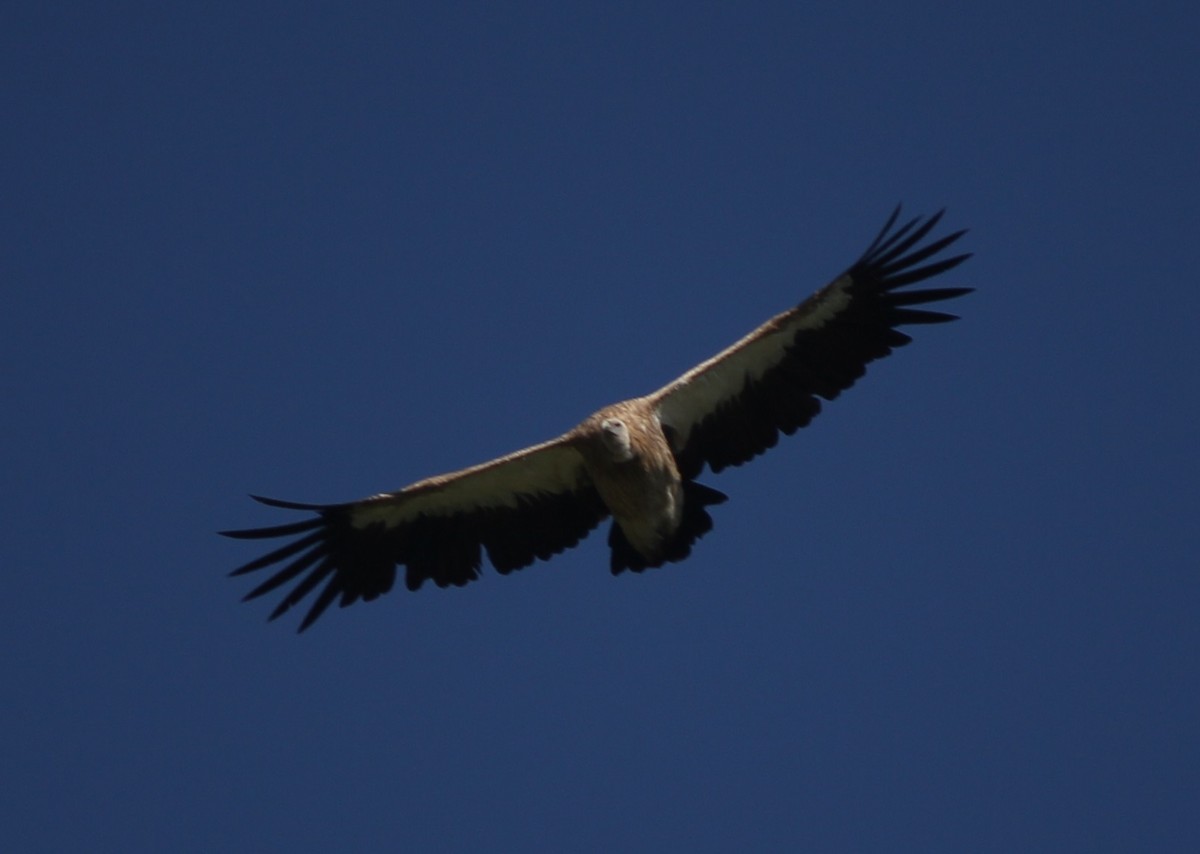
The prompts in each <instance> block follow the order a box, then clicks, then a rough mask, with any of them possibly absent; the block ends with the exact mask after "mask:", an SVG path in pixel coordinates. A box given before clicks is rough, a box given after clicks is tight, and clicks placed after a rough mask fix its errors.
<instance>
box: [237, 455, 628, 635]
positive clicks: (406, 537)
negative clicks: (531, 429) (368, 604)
mask: <svg viewBox="0 0 1200 854" xmlns="http://www.w3.org/2000/svg"><path fill="white" fill-rule="evenodd" d="M255 498H256V499H257V500H258V501H261V502H262V503H263V504H267V505H270V506H272V507H283V508H286V509H289V510H308V511H312V512H313V513H315V515H314V516H312V517H310V518H307V519H303V520H301V521H298V522H291V523H288V524H284V525H277V526H273V527H268V528H250V529H246V530H239V531H224V532H222V533H224V534H225V535H226V536H229V537H236V538H238V539H271V538H275V537H293V538H294V539H293V540H292V541H291V542H289V543H287V544H286V545H284V546H281V547H280V548H277V549H275V550H274V551H272V552H270V553H269V554H266V555H263V556H262V557H260V558H258V559H257V560H253V561H250V563H247V564H246V565H245V566H242V567H239V568H238V569H235V570H234V571H233V573H232V575H243V574H246V573H250V572H256V571H258V570H261V569H266V568H268V567H271V568H273V569H274V570H275V571H274V574H273V575H271V576H269V577H268V578H267V579H266V580H265V581H263V582H262V583H261V584H260V585H259V586H258V587H256V588H254V589H253V590H251V591H250V592H249V593H248V594H247V595H246V597H245V598H246V599H254V598H256V597H258V596H262V595H263V594H265V593H269V592H270V591H272V590H274V589H276V588H277V587H281V586H283V585H285V584H288V583H289V582H292V581H297V582H298V583H297V584H296V585H295V586H294V587H293V588H292V589H291V590H290V591H289V592H288V594H287V595H286V596H285V597H284V598H283V600H282V601H281V602H280V603H279V605H278V606H277V607H276V608H275V610H274V611H273V612H272V613H271V619H275V618H276V617H279V616H280V615H282V614H284V613H285V612H286V611H288V610H289V609H290V608H292V606H294V605H297V604H299V603H300V602H301V601H302V600H303V599H304V598H305V597H306V596H308V595H309V594H310V593H312V591H313V590H315V589H316V588H317V587H318V586H320V585H321V584H322V583H324V585H325V586H324V587H323V588H322V589H321V592H320V593H319V594H318V595H317V598H316V600H314V602H313V604H312V606H311V607H310V608H309V610H308V614H307V615H306V616H305V617H304V621H303V622H302V623H301V624H300V631H304V629H306V628H308V627H309V626H310V625H311V624H312V623H313V621H314V620H316V619H317V617H319V616H320V615H321V614H322V612H324V610H325V609H326V608H328V607H329V606H330V604H332V603H333V601H334V600H338V601H339V602H340V604H341V605H342V606H343V607H344V606H346V605H349V604H350V603H352V602H356V601H358V600H359V599H363V600H365V601H370V600H372V599H375V598H376V597H378V596H379V595H380V594H382V593H386V592H388V591H389V590H391V588H392V585H393V584H394V583H395V580H396V567H397V566H401V565H402V566H404V567H405V579H404V580H405V585H406V586H407V587H408V588H409V589H410V590H416V589H417V588H418V587H420V586H421V585H422V584H423V583H424V582H425V580H426V579H431V580H432V581H433V582H434V583H435V584H437V585H438V586H439V587H446V586H448V585H451V584H454V585H463V584H466V583H467V582H468V581H471V580H473V579H475V578H478V577H479V572H480V568H481V566H482V552H483V551H485V550H486V552H487V555H488V558H489V559H490V560H491V562H492V565H493V566H495V567H496V569H497V570H498V571H500V572H501V573H509V572H511V571H513V570H514V569H520V568H521V567H523V566H528V565H529V564H531V563H533V561H534V560H535V559H542V560H545V559H547V558H549V557H551V556H552V555H555V554H557V553H559V552H561V551H563V550H564V549H567V548H570V547H571V546H574V545H576V544H577V543H578V542H579V541H580V540H581V539H583V537H584V536H586V535H587V533H588V532H589V531H591V530H592V528H594V527H595V526H596V525H597V524H598V523H599V522H600V520H601V519H603V518H604V517H605V516H606V515H607V514H608V511H607V509H606V508H605V506H604V503H603V502H602V501H601V500H600V496H599V494H598V493H597V492H596V489H595V487H593V486H592V484H591V481H590V480H589V479H588V476H587V473H586V470H585V469H584V465H583V458H582V457H581V456H580V454H579V452H578V451H577V450H576V449H575V447H574V446H573V445H572V444H571V442H570V441H569V437H568V436H563V437H560V438H558V439H555V440H553V441H550V442H545V443H543V444H540V445H534V446H533V447H530V448H526V449H525V450H523V451H517V452H516V453H513V454H509V455H508V456H504V457H499V458H498V459H495V460H492V461H491V462H487V463H483V464H481V465H478V466H473V467H472V468H468V469H463V470H462V471H458V472H454V473H452V474H446V475H440V476H438V477H433V478H429V479H428V480H423V481H420V482H418V483H414V484H413V485H412V486H408V487H406V488H404V489H402V490H400V491H399V492H393V493H387V494H384V495H376V496H373V497H371V498H365V499H363V500H362V501H353V502H350V503H347V504H299V503H296V502H291V501H279V500H276V499H272V498H259V497H257V496H255Z"/></svg>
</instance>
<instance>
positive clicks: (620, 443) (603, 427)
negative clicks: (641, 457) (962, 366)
mask: <svg viewBox="0 0 1200 854" xmlns="http://www.w3.org/2000/svg"><path fill="white" fill-rule="evenodd" d="M600 439H601V441H602V442H604V447H605V449H606V450H607V451H608V452H609V454H610V455H612V459H613V462H617V463H626V462H629V461H630V460H632V459H633V444H632V442H631V441H630V439H629V425H627V424H626V423H625V422H624V421H622V420H621V419H620V418H605V419H604V420H603V421H601V422H600Z"/></svg>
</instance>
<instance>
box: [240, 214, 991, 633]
mask: <svg viewBox="0 0 1200 854" xmlns="http://www.w3.org/2000/svg"><path fill="white" fill-rule="evenodd" d="M898 215H899V208H897V210H896V211H895V212H894V213H893V214H892V216H891V217H890V218H889V219H888V221H887V223H886V224H885V225H884V227H883V229H882V230H881V231H880V233H879V235H878V236H877V237H876V238H875V240H874V242H872V243H871V245H870V246H869V247H868V248H867V250H866V252H864V253H863V255H862V257H861V258H859V259H858V261H856V262H855V263H854V264H853V265H852V266H851V267H850V268H849V269H848V270H847V271H846V272H845V273H843V274H841V275H840V276H838V277H837V278H835V279H834V280H833V281H832V282H830V283H829V284H828V285H826V286H825V287H824V288H822V289H821V290H819V291H817V292H816V293H815V294H813V295H812V296H811V297H809V298H808V299H806V300H805V301H804V302H802V303H800V304H799V305H798V306H796V307H795V308H792V309H790V310H788V311H785V312H783V313H782V314H779V315H777V316H775V317H773V318H771V319H770V320H768V321H767V322H766V323H764V324H763V325H761V326H760V327H758V328H757V329H755V330H754V331H753V332H751V333H750V334H749V335H747V336H746V337H745V338H743V339H741V340H740V341H738V342H737V343H735V344H734V345H732V346H731V347H729V348H727V349H725V350H723V351H722V352H721V353H719V354H717V355H716V356H714V357H713V358H711V359H709V360H707V361H706V362H703V363H701V364H700V365H697V366H696V367H695V368H693V369H691V370H690V371H688V372H687V373H685V374H684V375H683V376H681V377H679V379H677V380H675V381H674V382H672V383H670V384H668V385H666V386H664V387H663V388H661V389H659V390H658V391H656V392H653V393H652V394H649V395H646V396H645V397H639V398H634V399H632V400H626V401H622V402H620V403H615V404H613V405H611V406H607V407H605V408H604V409H601V410H600V411H599V412H597V413H595V414H594V415H591V416H589V417H588V418H586V419H584V421H583V422H581V423H580V424H579V425H578V426H577V427H575V428H574V429H572V430H570V431H568V432H567V433H565V434H563V435H562V436H560V437H558V438H557V439H553V440H551V441H549V442H543V443H542V444H539V445H534V446H532V447H529V448H526V449H524V450H522V451H517V452H516V453H513V454H509V455H507V456H504V457H499V458H497V459H495V460H491V461H490V462H486V463H483V464H481V465H477V466H472V467H471V468H466V469H462V470H461V471H457V472H453V473H450V474H445V475H439V476H437V477H432V478H428V479H426V480H423V481H419V482H417V483H414V484H412V485H411V486H408V487H405V488H404V489H402V490H400V491H398V492H392V493H385V494H381V495H375V496H372V497H370V498H365V499H363V500H361V501H354V502H350V503H346V504H299V503H295V502H288V501H278V500H275V499H269V498H257V500H259V501H261V502H262V503H264V504H268V505H270V506H273V507H282V508H286V509H292V510H305V511H311V512H313V513H314V514H315V515H312V516H310V517H309V518H306V519H303V520H300V521H297V522H292V523H289V524H284V525H278V526H273V527H267V528H251V529H246V530H238V531H227V532H225V533H226V535H227V536H231V537H236V538H239V539H264V538H275V537H294V538H295V539H293V540H291V541H290V542H288V543H287V544H285V545H283V546H282V547H280V548H277V549H275V550H274V551H272V552H270V553H268V554H266V555H264V556H262V557H260V558H258V559H256V560H253V561H251V562H250V563H247V564H245V565H244V566H241V567H239V568H238V569H236V570H234V572H233V574H234V575H242V574H245V573H250V572H254V571H257V570H260V569H264V568H266V567H268V566H276V565H279V564H282V567H280V568H277V569H276V570H275V572H274V574H272V575H270V576H269V577H267V579H266V580H265V581H263V582H262V583H261V584H259V585H258V586H257V587H256V588H254V589H253V590H251V591H250V593H248V594H247V595H246V597H245V598H247V599H253V598H255V597H257V596H261V595H263V594H265V593H268V592H269V591H272V590H274V589H276V588H278V587H281V586H283V585H285V584H288V583H289V582H293V581H296V582H297V583H296V585H295V586H294V587H293V588H292V589H291V590H290V591H289V592H288V593H287V595H285V596H284V598H283V600H282V601H281V602H280V603H279V605H278V606H277V607H276V608H275V610H274V611H273V612H272V614H271V618H272V619H274V618H276V617H278V616H280V615H281V614H283V613H284V612H286V611H287V610H289V609H290V608H291V607H292V606H294V605H297V604H298V603H299V602H300V601H302V600H303V599H304V598H306V597H307V596H308V595H309V594H310V593H312V592H313V591H314V590H315V589H316V588H317V587H319V586H321V585H322V584H324V586H323V587H322V589H321V591H320V592H319V593H318V594H317V597H316V599H315V600H314V602H313V604H312V605H311V607H310V608H309V610H308V613H307V614H306V616H305V618H304V620H303V621H302V622H301V625H300V629H301V631H303V630H304V629H305V628H307V627H308V626H309V625H311V624H312V622H313V621H314V620H315V619H316V618H317V617H319V616H320V615H321V614H322V613H323V612H324V610H325V609H326V608H327V607H329V605H330V604H332V603H333V602H334V601H335V600H336V601H338V602H339V604H341V605H342V606H345V605H348V604H350V603H352V602H355V601H358V600H359V599H363V600H367V601H369V600H372V599H375V598H376V597H378V596H379V595H380V594H382V593H386V592H387V591H388V590H390V589H391V588H392V585H393V584H394V582H395V577H396V569H397V567H399V566H403V567H404V572H405V584H406V586H407V587H408V588H409V589H410V590H416V589H417V588H418V587H420V586H421V585H422V584H423V583H424V582H425V581H426V580H432V581H433V582H434V583H435V584H437V585H438V586H439V587H445V586H448V585H462V584H466V583H467V582H468V581H471V580H472V579H475V578H478V577H479V574H480V571H481V569H482V566H483V553H484V552H486V553H487V557H488V559H489V561H490V562H491V564H492V565H493V566H494V567H495V568H496V570H497V571H499V572H500V573H502V574H507V573H509V572H511V571H513V570H515V569H520V568H522V567H524V566H528V565H529V564H531V563H533V561H535V560H538V559H541V560H546V559H548V558H550V557H551V556H552V555H555V554H557V553H559V552H561V551H563V550H564V549H567V548H570V547H572V546H574V545H576V544H577V543H578V542H579V541H580V540H581V539H583V537H584V536H586V535H587V534H588V532H589V531H591V530H592V528H594V527H595V526H596V525H597V524H599V523H600V521H601V520H603V519H604V518H605V517H606V516H612V517H613V524H612V527H611V528H610V529H609V536H608V543H609V546H610V547H611V562H610V568H611V571H612V572H613V573H614V574H617V573H620V572H622V571H624V570H627V569H628V570H632V571H634V572H641V571H642V570H644V569H647V568H650V567H656V566H661V565H662V564H664V563H667V562H672V561H678V560H682V559H683V558H685V557H687V555H688V554H690V553H691V549H692V546H693V544H694V543H695V541H696V540H697V539H698V538H699V537H701V536H703V535H704V534H705V533H707V532H708V531H710V530H711V529H712V526H713V522H712V517H711V516H710V515H709V513H708V510H707V508H708V507H710V506H712V505H714V504H719V503H721V502H723V501H725V500H726V496H725V495H723V494H722V493H720V492H718V491H717V490H715V489H712V488H710V487H707V486H704V485H702V484H700V483H697V482H696V481H695V478H696V477H697V476H698V475H699V474H700V473H701V471H702V470H703V468H704V466H705V465H707V466H708V467H709V468H710V469H711V470H712V471H713V472H719V471H721V470H722V469H724V468H726V467H727V466H735V465H740V464H742V463H744V462H746V461H748V460H750V459H752V458H753V457H755V456H757V455H758V454H761V453H762V452H763V451H765V450H767V449H768V448H770V447H773V446H774V445H775V443H776V442H777V441H778V439H779V434H780V433H781V432H782V433H784V434H787V435H790V434H792V433H794V432H795V431H796V430H798V429H799V428H801V427H803V426H804V425H806V424H808V422H809V421H811V420H812V418H813V416H815V415H816V414H817V413H818V412H819V411H820V409H821V403H820V399H822V398H823V399H825V400H833V399H834V398H835V397H837V396H838V394H840V393H841V392H842V391H843V390H844V389H846V388H849V387H850V386H851V385H852V384H853V383H854V382H855V380H857V379H858V378H859V377H860V376H862V375H863V373H864V371H865V369H866V366H867V364H868V363H869V362H871V361H874V360H875V359H878V358H880V357H882V356H886V355H887V354H888V353H890V352H891V351H892V349H893V348H895V347H900V346H903V345H904V344H907V343H908V342H909V341H910V340H911V339H910V338H909V337H908V336H907V335H905V334H904V333H902V332H900V331H898V330H897V328H896V327H898V326H902V325H907V324H925V323H940V322H943V321H947V320H953V319H954V317H953V315H949V314H943V313H941V312H935V311H929V310H927V309H918V308H912V306H916V305H923V304H926V303H931V302H938V301H941V300H946V299H952V298H954V297H958V296H961V295H963V294H965V293H968V292H969V290H970V289H969V288H957V287H956V288H935V289H926V290H917V291H903V290H900V289H901V288H904V287H906V286H908V285H912V284H915V283H917V282H920V281H924V280H925V279H928V278H930V277H932V276H936V275H939V274H941V273H943V272H946V271H948V270H950V269H952V268H953V267H956V266H958V265H959V264H961V263H962V262H963V261H964V260H966V259H967V258H968V257H970V256H969V255H957V256H953V257H950V258H945V259H942V260H937V261H931V262H930V263H927V264H926V263H924V262H926V261H930V259H932V258H933V257H934V256H935V255H937V254H938V253H940V252H941V251H942V250H944V249H945V248H946V247H948V246H949V245H950V244H952V243H954V242H955V241H956V240H958V239H959V238H960V237H961V236H962V234H963V233H964V232H962V231H959V232H955V233H953V234H950V235H948V236H945V237H942V238H939V239H937V240H933V241H931V242H929V243H925V244H923V245H922V241H923V240H924V239H925V238H926V236H927V235H928V234H929V232H930V231H931V230H932V229H933V227H934V226H935V225H936V224H937V223H938V221H939V220H940V219H941V216H942V214H941V213H940V212H939V213H938V214H936V215H934V216H933V217H930V218H929V219H927V220H924V221H922V220H921V219H920V218H916V219H913V220H910V221H909V222H907V223H905V224H904V225H902V226H900V227H898V228H895V227H894V226H895V224H896V220H897V217H898ZM922 264H924V266H921V265H922Z"/></svg>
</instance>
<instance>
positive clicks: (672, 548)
mask: <svg viewBox="0 0 1200 854" xmlns="http://www.w3.org/2000/svg"><path fill="white" fill-rule="evenodd" d="M728 500H729V496H728V495H726V494H725V493H724V492H720V491H718V490H716V489H713V488H712V487H709V486H705V485H704V484H702V483H696V482H695V481H691V480H686V481H684V482H683V518H682V519H681V520H680V522H679V527H678V528H677V529H676V530H675V536H674V537H672V538H671V540H670V541H669V542H668V543H666V545H665V546H664V547H663V550H662V552H661V553H660V554H659V555H658V556H657V557H654V558H648V557H646V556H645V555H644V554H642V553H641V552H639V551H638V550H637V549H635V548H634V547H633V546H632V545H630V543H629V540H627V539H625V534H624V532H623V531H622V530H621V526H620V525H618V524H617V522H616V520H615V519H614V520H613V523H612V527H611V528H609V529H608V546H609V548H610V549H612V561H611V563H610V568H611V569H612V574H613V575H620V574H621V573H622V572H624V571H625V570H627V569H628V570H630V571H632V572H641V571H642V570H645V569H651V568H653V567H656V566H662V565H663V564H664V563H674V562H675V561H680V560H683V559H684V558H685V557H687V556H688V555H690V554H691V553H692V544H693V543H694V542H696V540H698V539H700V538H701V537H703V536H704V535H705V534H707V533H708V532H709V531H711V530H712V529H713V520H712V516H709V515H708V511H707V510H705V509H704V508H706V507H709V506H711V505H713V504H723V503H725V502H726V501H728Z"/></svg>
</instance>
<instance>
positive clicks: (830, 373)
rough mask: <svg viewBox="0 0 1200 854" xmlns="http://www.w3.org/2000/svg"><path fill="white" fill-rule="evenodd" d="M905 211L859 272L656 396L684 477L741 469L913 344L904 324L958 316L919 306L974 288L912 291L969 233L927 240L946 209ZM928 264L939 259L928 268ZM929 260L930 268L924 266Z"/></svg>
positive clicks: (949, 262)
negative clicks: (909, 214)
mask: <svg viewBox="0 0 1200 854" xmlns="http://www.w3.org/2000/svg"><path fill="white" fill-rule="evenodd" d="M899 214H900V208H899V207H897V208H896V210H895V211H894V212H893V213H892V215H891V217H890V218H889V219H888V221H887V223H886V224H885V225H884V226H883V229H882V230H880V232H879V235H878V236H877V237H876V238H875V240H874V242H872V243H871V245H870V246H869V247H868V248H867V251H866V252H864V253H863V255H862V257H861V258H859V259H858V261H856V262H855V263H854V265H853V266H852V267H850V269H848V270H847V271H846V272H844V273H843V274H842V275H840V276H838V277H837V278H836V279H834V280H833V281H832V282H830V283H829V284H828V285H826V286H825V287H824V288H822V289H821V290H819V291H817V292H816V293H815V294H813V295H812V296H811V297H809V298H808V299H806V300H805V301H804V302H802V303H800V305H798V306H796V307H795V308H793V309H791V310H790V311H785V312H784V313H783V314H780V315H777V316H776V317H773V318H771V319H770V320H768V321H767V322H766V323H764V324H763V325H762V326H760V327H758V329H756V330H754V331H753V332H751V333H750V334H749V335H747V336H746V337H745V338H743V339H742V340H741V341H738V342H737V343H736V344H734V345H733V346H732V347H729V348H727V349H726V350H724V351H722V352H721V353H718V354H717V355H716V356H714V357H713V358H711V359H709V360H708V361H707V362H704V363H702V364H700V365H697V366H696V367H695V368H693V369H692V370H690V371H688V372H687V373H686V374H684V375H683V376H681V377H680V378H679V379H677V380H675V381H674V382H672V383H670V384H669V385H667V386H665V387H663V388H662V389H660V390H658V391H657V392H655V393H654V394H651V395H649V396H648V400H649V401H650V402H651V403H652V404H653V405H656V406H657V408H658V415H659V419H660V421H661V422H662V425H663V428H664V430H665V431H666V433H667V437H668V439H669V441H670V442H671V446H672V450H673V451H674V452H675V455H676V458H677V461H678V463H679V469H680V472H681V473H682V474H683V476H684V477H687V478H692V477H695V476H697V475H698V474H699V473H700V471H701V469H702V468H703V467H704V465H705V464H706V463H707V464H708V466H709V467H710V468H711V469H712V470H713V471H720V470H721V469H723V468H725V467H727V466H736V465H741V464H742V463H744V462H746V461H747V460H750V459H752V458H753V457H755V456H757V455H759V454H761V453H762V452H763V451H765V450H767V449H768V448H771V447H773V446H774V445H775V443H776V442H777V441H778V440H779V433H780V432H781V431H782V432H783V433H786V434H788V435H791V434H792V433H794V432H796V430H798V429H800V428H801V427H803V426H805V425H806V424H808V422H809V421H811V420H812V418H813V416H815V415H816V414H817V413H818V412H820V410H821V402H820V400H819V399H818V398H824V399H825V400H833V399H834V398H835V397H837V396H838V394H840V393H841V392H842V391H843V390H845V389H847V388H849V387H850V386H851V385H853V384H854V382H855V380H857V379H858V378H859V377H861V376H862V375H863V373H865V371H866V366H867V364H868V363H869V362H872V361H874V360H875V359H878V358H881V357H883V356H886V355H887V354H888V353H890V352H892V349H893V348H895V347H901V346H903V345H905V344H907V343H908V342H909V341H911V340H912V339H911V338H909V336H907V335H905V334H904V333H903V332H900V331H899V330H898V329H897V327H898V326H904V325H907V324H918V323H941V322H943V321H947V320H954V319H955V317H954V315H950V314H943V313H941V312H936V311H929V310H926V309H918V308H912V306H916V305H923V304H925V303H931V302H939V301H941V300H946V299H951V298H953V297H958V296H962V295H963V294H965V293H969V292H970V290H971V289H970V288H933V289H927V290H916V291H905V290H901V289H902V288H904V287H906V286H908V285H912V284H915V283H917V282H921V281H924V280H925V279H929V278H931V277H933V276H936V275H939V274H940V273H944V272H946V271H947V270H950V269H952V268H954V267H957V266H958V265H959V264H961V263H962V262H963V261H965V260H966V259H967V258H969V257H970V255H969V254H967V255H956V256H954V257H952V258H944V259H941V260H933V261H931V259H933V258H934V256H936V255H937V254H938V253H940V252H941V251H942V250H944V249H945V248H946V247H948V246H949V245H950V244H952V243H954V242H955V241H956V240H958V239H959V238H960V237H961V236H962V235H963V234H964V233H965V232H964V231H957V232H955V233H953V234H950V235H948V236H946V237H942V238H939V239H937V240H934V241H932V242H928V243H923V242H922V241H924V240H925V238H926V236H927V235H928V234H929V232H930V231H931V230H932V229H933V227H934V226H935V225H937V223H938V221H939V220H940V219H941V218H942V212H940V211H939V212H938V213H937V214H935V215H934V216H932V217H930V218H928V219H926V220H924V221H922V220H921V218H920V217H917V218H914V219H912V220H910V221H908V222H906V223H905V224H904V225H902V226H900V227H899V228H895V227H894V226H895V225H896V220H897V218H898V216H899ZM926 261H930V263H928V264H926V263H925V262H926ZM922 264H924V266H921V265H922Z"/></svg>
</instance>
